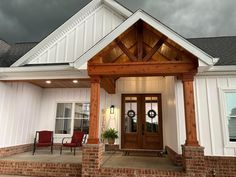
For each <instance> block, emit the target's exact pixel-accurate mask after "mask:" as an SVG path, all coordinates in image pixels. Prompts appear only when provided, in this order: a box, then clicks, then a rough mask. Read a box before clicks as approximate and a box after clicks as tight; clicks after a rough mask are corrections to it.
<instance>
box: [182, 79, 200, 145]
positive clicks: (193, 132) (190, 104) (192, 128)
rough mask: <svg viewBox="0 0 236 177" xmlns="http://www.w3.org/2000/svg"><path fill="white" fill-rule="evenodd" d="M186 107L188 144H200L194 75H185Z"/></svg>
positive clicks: (186, 143)
mask: <svg viewBox="0 0 236 177" xmlns="http://www.w3.org/2000/svg"><path fill="white" fill-rule="evenodd" d="M182 81H183V89H184V108H185V126H186V142H185V145H186V146H199V144H198V140H197V128H196V117H195V106H194V90H193V75H192V76H190V75H187V76H184V77H183V80H182Z"/></svg>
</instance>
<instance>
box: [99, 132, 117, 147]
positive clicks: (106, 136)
mask: <svg viewBox="0 0 236 177" xmlns="http://www.w3.org/2000/svg"><path fill="white" fill-rule="evenodd" d="M102 136H103V138H104V139H108V144H114V143H115V139H117V138H118V131H116V130H115V129H114V128H109V129H107V130H105V131H104V132H103V134H102Z"/></svg>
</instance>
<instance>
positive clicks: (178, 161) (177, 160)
mask: <svg viewBox="0 0 236 177" xmlns="http://www.w3.org/2000/svg"><path fill="white" fill-rule="evenodd" d="M166 151H167V156H168V158H169V159H170V160H171V162H172V163H173V164H174V165H177V166H183V161H182V155H181V154H178V153H176V152H175V151H174V150H173V149H171V148H170V147H169V146H166Z"/></svg>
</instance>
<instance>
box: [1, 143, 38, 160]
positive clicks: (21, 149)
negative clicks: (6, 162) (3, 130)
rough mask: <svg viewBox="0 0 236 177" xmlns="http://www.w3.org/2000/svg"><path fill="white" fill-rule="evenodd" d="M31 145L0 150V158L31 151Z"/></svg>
mask: <svg viewBox="0 0 236 177" xmlns="http://www.w3.org/2000/svg"><path fill="white" fill-rule="evenodd" d="M32 148H33V145H32V144H23V145H18V146H11V147H4V148H0V157H6V156H10V155H14V154H19V153H23V152H28V151H32Z"/></svg>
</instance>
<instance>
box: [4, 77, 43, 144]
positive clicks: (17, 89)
mask: <svg viewBox="0 0 236 177" xmlns="http://www.w3.org/2000/svg"><path fill="white" fill-rule="evenodd" d="M41 91H42V89H41V88H39V87H37V86H34V85H31V84H27V83H20V82H17V83H3V82H0V100H1V101H0V125H1V128H0V148H1V147H9V146H14V145H20V144H27V143H32V142H33V138H34V134H35V130H36V125H37V121H38V116H39V110H40V104H41Z"/></svg>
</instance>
